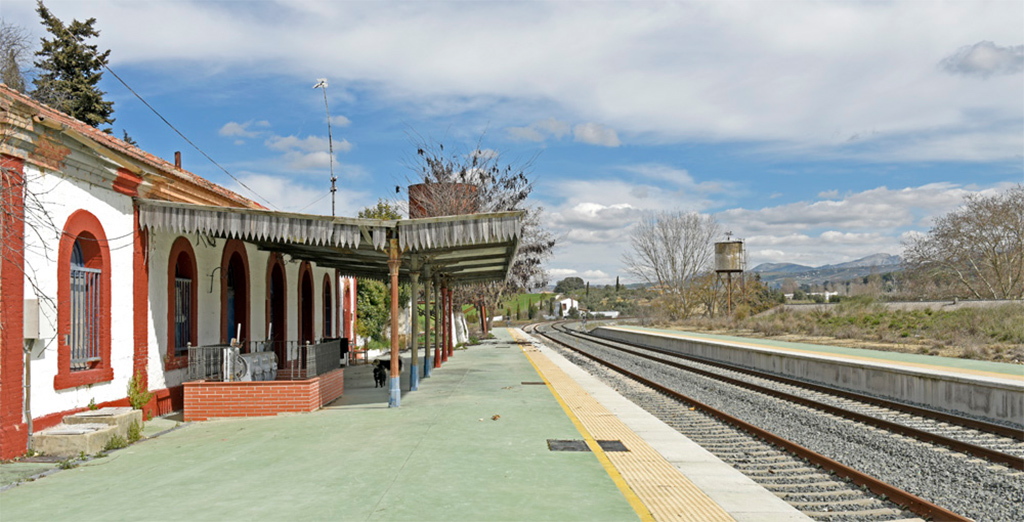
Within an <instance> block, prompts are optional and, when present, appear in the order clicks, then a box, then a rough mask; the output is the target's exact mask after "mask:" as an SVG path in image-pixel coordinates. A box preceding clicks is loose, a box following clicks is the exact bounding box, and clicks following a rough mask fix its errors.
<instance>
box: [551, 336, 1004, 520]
mask: <svg viewBox="0 0 1024 522" xmlns="http://www.w3.org/2000/svg"><path fill="white" fill-rule="evenodd" d="M542 330H544V331H542V332H539V333H540V334H541V335H543V336H545V337H547V338H548V339H549V340H551V341H552V342H553V343H555V344H557V345H559V346H561V347H562V350H563V351H565V350H568V351H569V353H568V355H567V356H568V357H569V358H570V359H571V360H573V362H575V363H576V364H578V365H580V366H583V367H585V368H587V369H588V371H590V372H591V373H594V374H595V375H598V376H599V377H600V378H602V379H604V380H605V381H606V382H608V383H609V384H610V385H612V386H613V387H615V388H616V389H617V390H618V391H619V392H620V393H623V394H624V395H626V396H627V397H628V398H630V399H631V400H633V401H634V402H636V403H637V404H639V405H640V406H642V407H644V408H645V409H647V410H648V411H650V412H651V413H653V414H654V415H656V416H658V417H659V418H661V419H662V420H663V421H665V422H666V423H667V424H669V425H670V426H672V427H674V428H676V429H677V430H679V431H680V432H682V433H683V434H684V435H686V436H688V437H689V438H691V439H693V440H694V441H695V442H697V443H698V444H700V445H701V446H703V447H705V448H706V449H708V450H709V451H711V452H712V453H714V454H716V455H717V456H718V457H719V458H721V459H722V460H723V461H725V462H728V463H730V464H731V465H733V466H734V467H736V468H737V469H739V470H740V471H742V472H743V473H745V474H747V475H748V476H750V477H751V478H752V479H753V480H755V481H756V482H758V483H760V484H762V485H763V486H764V487H766V488H767V489H769V490H771V491H773V492H775V493H776V494H777V495H779V496H780V497H782V498H784V499H785V500H787V501H788V502H790V503H791V504H793V505H794V506H795V507H797V508H798V509H800V510H801V511H803V512H804V513H806V514H808V515H809V516H811V517H813V518H815V519H818V520H865V521H867V520H897V519H904V518H908V517H912V516H914V515H912V514H911V513H913V514H916V515H917V516H920V517H924V518H930V519H935V520H969V519H971V518H974V519H977V520H1004V519H1005V520H1016V519H1020V518H1021V511H1022V508H1021V505H1022V501H1024V474H1022V473H1021V472H1020V471H1018V469H1019V468H1020V465H1019V463H1018V462H1019V461H1020V455H1021V453H1024V445H1022V444H1021V443H1020V440H1019V438H1014V437H1006V436H1005V435H1003V434H1002V433H1003V432H1005V430H1006V427H995V428H993V429H992V431H995V432H997V433H989V432H978V426H976V425H975V426H974V427H966V426H963V424H968V425H974V422H975V421H971V420H967V421H965V422H961V421H960V420H959V419H952V418H946V417H943V419H942V420H938V421H936V420H934V419H928V418H926V417H924V416H922V415H925V414H927V413H929V412H927V411H915V412H913V413H911V412H908V411H897V410H893V408H892V407H891V406H887V405H884V404H880V403H878V401H877V400H876V399H874V398H870V400H871V402H870V403H866V404H865V403H859V402H858V401H857V400H856V398H851V397H837V396H835V395H831V394H828V393H826V392H825V391H823V390H818V389H808V388H801V387H800V386H798V385H797V384H796V383H792V382H777V381H776V382H766V381H772V379H771V378H770V377H765V376H754V375H752V374H750V373H749V372H746V371H742V372H737V371H735V370H733V369H723V368H712V367H711V365H708V364H706V361H701V362H696V361H687V360H681V359H680V358H679V357H677V356H678V354H671V353H669V354H665V353H657V352H658V351H656V350H651V349H646V348H639V347H633V346H626V345H624V344H623V343H611V342H608V341H605V340H601V339H596V338H591V337H590V336H586V335H580V334H575V333H572V332H570V333H566V332H565V331H562V332H559V331H552V330H553V328H552V327H551V326H546V327H543V328H542ZM812 388H814V387H812ZM818 388H820V387H818ZM819 402H820V403H823V404H819ZM707 403H711V404H707ZM855 404H859V406H858V407H857V408H853V406H854V405H855ZM839 410H856V411H839ZM851 413H852V415H851ZM893 420H900V421H902V424H898V425H893ZM865 423H866V424H865ZM929 429H930V430H932V431H928V430H929ZM965 430H966V431H965ZM970 431H974V432H978V433H980V435H979V436H978V437H979V438H978V439H975V440H973V442H978V441H979V440H980V441H983V442H985V444H984V445H979V444H972V443H971V442H965V441H964V440H963V439H964V438H965V437H966V436H965V433H968V432H970ZM775 432H779V434H776V433H775ZM1011 435H1012V433H1011ZM966 438H970V437H966ZM1007 440H1008V441H1009V442H1007ZM766 441H767V442H766ZM964 445H971V446H974V447H975V449H973V450H971V451H970V452H969V453H964V452H963V451H964V450H963V446H964ZM805 446H810V447H805ZM977 448H980V449H977ZM901 459H903V460H904V462H900V460H901ZM809 462H810V464H809ZM1015 468H1017V469H1015ZM929 475H931V476H930V477H929ZM876 477H878V478H876ZM888 482H892V483H893V484H890V483H888ZM922 484H925V486H923V487H922ZM928 484H930V486H929V485H928ZM866 490H868V491H870V492H874V494H872V493H869V492H868V491H866ZM908 491H914V492H918V493H919V494H912V493H909V492H908ZM904 506H905V507H906V509H904V508H903V507H904Z"/></svg>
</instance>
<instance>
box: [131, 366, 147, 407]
mask: <svg viewBox="0 0 1024 522" xmlns="http://www.w3.org/2000/svg"><path fill="white" fill-rule="evenodd" d="M152 398H153V394H152V393H150V392H149V391H147V390H146V385H145V384H143V383H142V377H141V376H140V375H139V373H138V372H136V373H135V375H132V378H131V379H128V404H130V405H131V406H132V408H134V409H136V410H141V409H142V408H143V407H145V406H146V404H149V400H150V399H152Z"/></svg>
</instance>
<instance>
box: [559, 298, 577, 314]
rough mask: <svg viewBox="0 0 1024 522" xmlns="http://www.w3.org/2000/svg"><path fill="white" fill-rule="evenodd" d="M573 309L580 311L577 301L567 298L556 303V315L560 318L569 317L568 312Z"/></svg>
mask: <svg viewBox="0 0 1024 522" xmlns="http://www.w3.org/2000/svg"><path fill="white" fill-rule="evenodd" d="M573 308H575V309H577V310H579V309H580V303H579V301H577V300H575V299H573V298H571V297H567V298H565V299H562V300H561V301H558V315H559V316H560V317H565V316H567V315H569V311H570V310H572V309H573Z"/></svg>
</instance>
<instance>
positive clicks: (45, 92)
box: [32, 0, 114, 130]
mask: <svg viewBox="0 0 1024 522" xmlns="http://www.w3.org/2000/svg"><path fill="white" fill-rule="evenodd" d="M36 12H37V13H38V14H39V17H40V18H41V19H42V20H41V21H42V24H43V26H44V27H46V30H47V31H48V32H49V33H50V35H51V36H52V38H50V39H47V38H43V39H42V48H41V49H40V50H39V51H37V52H36V56H37V57H38V58H39V60H38V61H36V62H35V66H36V69H37V70H38V71H39V74H38V75H37V76H36V78H35V79H34V80H33V81H32V83H33V85H35V89H34V90H33V91H32V97H33V98H35V99H36V100H38V101H40V102H43V103H45V104H47V105H49V106H51V107H53V108H55V109H58V110H60V111H62V112H65V113H67V114H69V115H71V116H72V117H74V118H76V119H78V120H81V121H83V122H85V123H87V124H89V125H91V126H93V127H99V126H100V125H104V124H111V123H114V118H113V117H112V115H113V114H114V102H110V101H106V100H104V99H103V96H104V95H105V94H106V93H105V92H103V91H101V90H100V89H99V82H100V79H102V78H103V68H104V67H105V66H106V65H107V60H108V57H109V56H110V51H109V50H107V51H104V52H102V53H101V52H99V50H98V49H97V47H96V45H89V44H87V43H86V40H87V39H89V38H93V37H96V36H99V34H100V33H99V31H97V30H96V29H95V28H94V27H93V26H94V25H95V23H96V19H95V18H90V19H88V20H86V21H85V22H79V21H78V20H72V21H71V23H70V24H67V25H65V24H64V22H62V21H61V20H60V19H59V18H57V17H55V16H53V14H52V13H50V10H49V9H47V8H46V6H45V5H43V2H42V0H38V2H37V3H36ZM108 130H109V129H108Z"/></svg>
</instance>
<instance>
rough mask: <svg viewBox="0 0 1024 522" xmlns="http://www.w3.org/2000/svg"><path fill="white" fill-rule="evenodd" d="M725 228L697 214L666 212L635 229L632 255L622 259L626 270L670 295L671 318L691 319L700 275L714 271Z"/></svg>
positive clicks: (645, 219)
mask: <svg viewBox="0 0 1024 522" xmlns="http://www.w3.org/2000/svg"><path fill="white" fill-rule="evenodd" d="M720 233H721V226H719V224H718V222H717V221H715V218H713V217H711V216H705V215H701V214H698V213H696V212H689V213H687V212H679V211H676V212H662V213H659V214H655V215H652V216H649V217H646V218H644V219H643V220H641V221H640V223H638V224H637V226H636V228H634V229H633V233H632V237H631V238H630V246H631V247H632V252H627V253H626V254H624V255H623V257H622V262H623V263H624V264H625V265H626V270H627V271H628V272H629V273H631V274H633V275H635V276H637V277H639V278H641V279H643V280H644V281H646V282H648V283H650V284H653V285H656V286H657V287H658V290H659V291H660V292H662V294H663V295H666V296H667V297H668V298H669V299H667V300H666V306H668V307H669V309H668V310H667V312H668V315H669V318H672V319H678V318H684V317H689V316H690V315H691V314H692V313H694V311H696V308H697V305H698V304H699V302H700V299H699V292H698V290H699V289H700V288H701V286H702V285H700V284H699V282H698V281H697V279H698V276H700V275H701V274H703V273H705V272H707V271H708V270H710V269H711V263H712V261H713V260H714V252H715V250H714V238H715V237H716V236H718V235H719V234H720Z"/></svg>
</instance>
